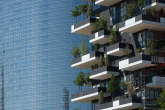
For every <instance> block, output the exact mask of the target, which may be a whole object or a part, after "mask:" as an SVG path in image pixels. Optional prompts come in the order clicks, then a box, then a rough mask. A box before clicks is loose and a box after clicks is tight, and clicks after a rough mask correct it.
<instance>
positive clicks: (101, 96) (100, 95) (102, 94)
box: [98, 91, 104, 104]
mask: <svg viewBox="0 0 165 110" xmlns="http://www.w3.org/2000/svg"><path fill="white" fill-rule="evenodd" d="M98 100H99V104H103V103H104V92H103V91H100V92H99V98H98Z"/></svg>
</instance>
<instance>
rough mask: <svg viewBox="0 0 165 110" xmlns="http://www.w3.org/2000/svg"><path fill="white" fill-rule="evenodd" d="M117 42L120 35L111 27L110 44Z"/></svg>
mask: <svg viewBox="0 0 165 110" xmlns="http://www.w3.org/2000/svg"><path fill="white" fill-rule="evenodd" d="M117 42H118V37H117V34H116V31H114V29H113V28H111V31H110V36H109V44H110V45H112V44H115V43H117Z"/></svg>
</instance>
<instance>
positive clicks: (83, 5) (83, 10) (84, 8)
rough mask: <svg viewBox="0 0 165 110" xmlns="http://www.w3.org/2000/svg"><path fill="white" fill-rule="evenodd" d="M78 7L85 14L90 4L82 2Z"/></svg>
mask: <svg viewBox="0 0 165 110" xmlns="http://www.w3.org/2000/svg"><path fill="white" fill-rule="evenodd" d="M78 9H79V10H80V13H81V14H83V15H85V14H86V12H87V10H88V4H81V5H79V6H78Z"/></svg>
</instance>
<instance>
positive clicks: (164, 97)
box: [157, 90, 165, 110]
mask: <svg viewBox="0 0 165 110" xmlns="http://www.w3.org/2000/svg"><path fill="white" fill-rule="evenodd" d="M157 103H158V105H159V106H160V109H159V110H164V108H165V90H163V91H162V93H161V94H160V97H159V98H158V100H157Z"/></svg>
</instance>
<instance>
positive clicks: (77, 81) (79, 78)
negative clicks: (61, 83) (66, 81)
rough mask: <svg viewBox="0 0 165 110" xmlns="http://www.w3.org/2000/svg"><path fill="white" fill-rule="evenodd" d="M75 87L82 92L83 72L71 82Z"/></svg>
mask: <svg viewBox="0 0 165 110" xmlns="http://www.w3.org/2000/svg"><path fill="white" fill-rule="evenodd" d="M73 82H74V84H75V85H77V86H78V87H79V90H80V91H82V86H83V85H84V83H85V80H84V73H83V72H79V73H78V75H77V77H76V79H75V80H74V81H73Z"/></svg>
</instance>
